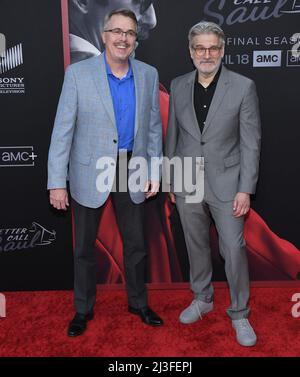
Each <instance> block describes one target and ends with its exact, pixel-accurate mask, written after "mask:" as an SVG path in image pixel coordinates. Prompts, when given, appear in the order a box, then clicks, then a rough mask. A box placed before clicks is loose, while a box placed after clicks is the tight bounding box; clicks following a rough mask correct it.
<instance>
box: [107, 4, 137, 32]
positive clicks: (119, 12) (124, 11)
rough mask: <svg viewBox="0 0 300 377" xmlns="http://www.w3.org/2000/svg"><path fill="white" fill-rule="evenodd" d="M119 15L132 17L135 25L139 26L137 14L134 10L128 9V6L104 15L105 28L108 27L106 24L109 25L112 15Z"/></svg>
mask: <svg viewBox="0 0 300 377" xmlns="http://www.w3.org/2000/svg"><path fill="white" fill-rule="evenodd" d="M117 15H120V16H124V17H128V18H130V19H131V20H132V21H133V22H134V23H135V26H136V28H137V25H138V20H137V18H136V15H135V13H134V12H132V11H131V10H130V9H127V8H120V9H114V10H112V11H111V12H110V13H108V14H107V15H106V16H105V17H104V28H106V26H107V24H108V22H109V20H110V19H111V18H112V16H117Z"/></svg>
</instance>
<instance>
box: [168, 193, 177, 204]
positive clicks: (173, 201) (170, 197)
mask: <svg viewBox="0 0 300 377" xmlns="http://www.w3.org/2000/svg"><path fill="white" fill-rule="evenodd" d="M169 199H170V202H171V203H172V204H176V196H175V194H173V192H169Z"/></svg>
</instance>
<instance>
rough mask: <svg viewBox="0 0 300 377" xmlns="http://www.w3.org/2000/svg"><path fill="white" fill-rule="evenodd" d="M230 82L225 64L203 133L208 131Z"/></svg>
mask: <svg viewBox="0 0 300 377" xmlns="http://www.w3.org/2000/svg"><path fill="white" fill-rule="evenodd" d="M228 83H229V80H228V71H227V68H226V67H224V66H223V67H222V71H221V74H220V77H219V80H218V83H217V87H216V91H215V94H214V96H213V99H212V101H211V105H210V107H209V111H208V114H207V118H206V121H205V126H204V129H203V132H202V135H203V134H204V133H205V132H206V131H207V129H208V127H209V126H210V124H211V122H212V119H213V117H214V115H215V113H216V111H217V110H218V109H219V107H220V105H221V102H222V101H223V98H224V96H225V94H226V92H227V90H228V87H229V85H228Z"/></svg>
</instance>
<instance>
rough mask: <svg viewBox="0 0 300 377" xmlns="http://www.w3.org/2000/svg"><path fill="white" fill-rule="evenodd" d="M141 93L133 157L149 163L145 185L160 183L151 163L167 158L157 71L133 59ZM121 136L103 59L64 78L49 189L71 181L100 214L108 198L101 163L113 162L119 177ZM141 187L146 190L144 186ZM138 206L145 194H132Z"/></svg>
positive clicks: (73, 188) (92, 60)
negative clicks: (101, 184) (100, 182)
mask: <svg viewBox="0 0 300 377" xmlns="http://www.w3.org/2000/svg"><path fill="white" fill-rule="evenodd" d="M130 62H131V66H132V69H133V74H134V82H135V91H136V93H135V94H136V114H135V137H134V147H133V156H139V157H143V158H145V159H146V161H147V163H148V164H146V165H147V167H148V171H147V172H145V174H144V176H143V179H144V181H145V182H142V184H144V183H146V180H147V179H150V180H157V181H158V180H159V178H160V177H159V174H158V169H157V168H156V166H155V164H153V169H152V168H151V165H150V159H151V157H159V158H161V155H162V124H161V116H160V109H159V80H158V74H157V71H156V69H155V68H153V67H151V66H149V65H147V64H145V63H142V62H140V61H138V60H135V59H131V60H130ZM117 140H118V131H117V127H116V121H115V115H114V108H113V102H112V98H111V94H110V88H109V83H108V79H107V74H106V67H105V60H104V56H103V55H100V56H97V57H93V58H90V59H87V60H84V61H81V62H79V63H75V64H72V65H70V66H69V67H68V68H67V70H66V73H65V79H64V84H63V88H62V92H61V96H60V100H59V104H58V109H57V114H56V119H55V124H54V129H53V132H52V138H51V144H50V150H49V158H48V189H54V188H65V187H66V184H67V182H66V181H67V176H69V181H70V191H71V196H72V197H73V198H74V199H75V200H76V201H77V202H78V203H80V204H82V205H84V206H86V207H90V208H97V207H99V206H101V205H102V204H103V203H104V202H105V201H106V199H107V197H108V195H109V192H110V191H109V190H108V191H105V192H99V191H98V190H97V187H96V181H97V177H98V176H99V173H100V170H99V169H97V166H96V164H97V160H98V159H99V158H101V157H111V158H112V159H113V160H114V162H113V163H112V164H111V165H112V166H109V169H110V170H111V171H112V174H113V176H114V175H115V169H116V159H117V154H118V143H117ZM141 186H142V185H141ZM130 195H131V199H132V200H133V202H135V203H141V202H142V201H144V200H145V194H144V192H142V191H138V192H130Z"/></svg>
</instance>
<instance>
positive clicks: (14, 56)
mask: <svg viewBox="0 0 300 377" xmlns="http://www.w3.org/2000/svg"><path fill="white" fill-rule="evenodd" d="M22 65H23V46H22V43H19V44H17V45H15V46H13V47H10V48H8V49H7V48H6V37H5V35H4V34H2V33H0V94H25V83H24V77H20V76H18V77H16V76H12V75H11V74H10V72H14V70H15V69H16V68H17V67H19V66H22Z"/></svg>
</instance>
